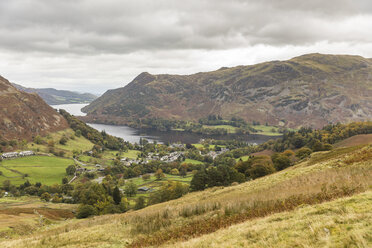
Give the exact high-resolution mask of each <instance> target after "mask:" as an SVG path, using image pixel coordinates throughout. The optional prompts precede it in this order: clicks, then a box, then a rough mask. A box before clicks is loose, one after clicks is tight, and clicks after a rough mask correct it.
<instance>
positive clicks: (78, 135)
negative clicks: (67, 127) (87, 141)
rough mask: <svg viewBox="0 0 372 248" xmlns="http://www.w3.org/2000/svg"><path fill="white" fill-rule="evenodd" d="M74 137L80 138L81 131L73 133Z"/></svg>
mask: <svg viewBox="0 0 372 248" xmlns="http://www.w3.org/2000/svg"><path fill="white" fill-rule="evenodd" d="M75 136H76V137H80V136H81V131H80V130H79V129H78V130H76V132H75Z"/></svg>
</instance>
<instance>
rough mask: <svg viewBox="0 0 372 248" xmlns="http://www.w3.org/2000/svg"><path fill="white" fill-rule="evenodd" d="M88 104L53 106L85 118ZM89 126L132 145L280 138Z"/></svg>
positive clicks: (252, 141)
mask: <svg viewBox="0 0 372 248" xmlns="http://www.w3.org/2000/svg"><path fill="white" fill-rule="evenodd" d="M86 105H87V104H63V105H53V106H52V107H53V108H56V109H64V110H66V111H67V112H69V113H70V114H72V115H75V116H84V115H85V113H83V112H81V108H83V107H85V106H86ZM88 125H89V126H91V127H93V128H95V129H97V130H98V131H103V130H105V131H106V133H108V134H111V135H113V136H116V137H120V138H123V139H124V140H125V141H129V142H131V143H139V141H140V138H146V139H148V140H149V141H150V142H153V141H157V142H158V143H175V142H181V143H191V144H192V143H198V142H199V140H200V139H207V138H212V139H216V140H231V139H237V140H241V141H246V142H248V143H257V144H261V143H263V142H266V141H268V140H269V139H273V138H278V137H270V136H264V135H258V134H249V135H242V134H239V135H238V134H228V135H204V134H196V133H186V132H180V131H168V132H160V131H157V130H152V129H136V128H131V127H128V126H114V125H105V124H94V123H88Z"/></svg>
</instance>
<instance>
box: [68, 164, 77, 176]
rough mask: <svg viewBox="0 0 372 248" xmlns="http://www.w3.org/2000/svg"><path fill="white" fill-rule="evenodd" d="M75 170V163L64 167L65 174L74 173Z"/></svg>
mask: <svg viewBox="0 0 372 248" xmlns="http://www.w3.org/2000/svg"><path fill="white" fill-rule="evenodd" d="M75 171H76V168H75V165H69V166H68V167H67V168H66V174H67V175H70V176H71V175H74V174H75Z"/></svg>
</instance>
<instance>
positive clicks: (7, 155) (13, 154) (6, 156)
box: [1, 151, 35, 159]
mask: <svg viewBox="0 0 372 248" xmlns="http://www.w3.org/2000/svg"><path fill="white" fill-rule="evenodd" d="M33 155H35V153H34V152H33V151H21V152H6V153H3V154H2V155H1V158H2V159H10V158H18V157H26V156H33Z"/></svg>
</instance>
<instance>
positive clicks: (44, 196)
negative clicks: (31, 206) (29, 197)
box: [40, 192, 52, 202]
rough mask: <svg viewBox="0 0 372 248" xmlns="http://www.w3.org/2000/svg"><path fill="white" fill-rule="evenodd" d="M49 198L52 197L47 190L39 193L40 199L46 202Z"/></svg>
mask: <svg viewBox="0 0 372 248" xmlns="http://www.w3.org/2000/svg"><path fill="white" fill-rule="evenodd" d="M50 198H52V197H51V196H50V194H49V193H48V192H45V193H43V194H41V196H40V199H41V200H44V201H46V202H48V201H50Z"/></svg>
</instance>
